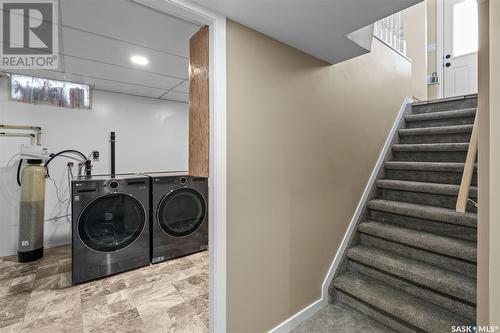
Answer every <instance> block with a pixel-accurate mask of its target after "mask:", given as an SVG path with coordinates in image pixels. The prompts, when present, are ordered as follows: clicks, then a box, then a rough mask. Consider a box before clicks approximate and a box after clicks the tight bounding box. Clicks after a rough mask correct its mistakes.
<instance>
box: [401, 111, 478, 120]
mask: <svg viewBox="0 0 500 333" xmlns="http://www.w3.org/2000/svg"><path fill="white" fill-rule="evenodd" d="M475 115H476V108H470V109H463V110H452V111H438V112H428V113H419V114H409V115H405V121H407V122H414V121H427V120H436V119H449V118H466V117H474V116H475Z"/></svg>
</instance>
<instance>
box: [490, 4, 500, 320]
mask: <svg viewBox="0 0 500 333" xmlns="http://www.w3.org/2000/svg"><path fill="white" fill-rule="evenodd" d="M490 92H491V94H490V177H491V178H490V272H489V273H490V322H491V323H492V324H495V325H500V241H499V239H500V206H499V205H498V203H499V202H500V93H499V92H500V2H499V1H498V0H492V1H490Z"/></svg>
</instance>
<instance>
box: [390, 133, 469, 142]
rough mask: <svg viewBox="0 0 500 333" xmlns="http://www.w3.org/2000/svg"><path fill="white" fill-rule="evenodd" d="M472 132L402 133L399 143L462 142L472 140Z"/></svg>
mask: <svg viewBox="0 0 500 333" xmlns="http://www.w3.org/2000/svg"><path fill="white" fill-rule="evenodd" d="M470 136H471V134H470V133H455V134H433V135H400V136H399V143H460V142H470Z"/></svg>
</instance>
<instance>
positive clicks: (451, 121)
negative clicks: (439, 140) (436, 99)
mask: <svg viewBox="0 0 500 333" xmlns="http://www.w3.org/2000/svg"><path fill="white" fill-rule="evenodd" d="M470 124H474V117H460V118H443V119H432V120H417V121H407V122H406V128H424V127H437V126H452V125H470Z"/></svg>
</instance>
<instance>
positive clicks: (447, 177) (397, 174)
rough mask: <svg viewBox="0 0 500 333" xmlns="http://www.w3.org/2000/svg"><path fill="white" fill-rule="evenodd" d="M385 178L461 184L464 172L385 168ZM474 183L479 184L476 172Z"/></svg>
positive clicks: (473, 178)
mask: <svg viewBox="0 0 500 333" xmlns="http://www.w3.org/2000/svg"><path fill="white" fill-rule="evenodd" d="M385 178H386V179H396V180H409V181H416V182H427V183H439V184H453V185H460V183H461V181H462V172H448V171H446V172H443V171H417V170H400V169H385ZM472 185H473V186H477V174H474V175H473V176H472Z"/></svg>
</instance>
